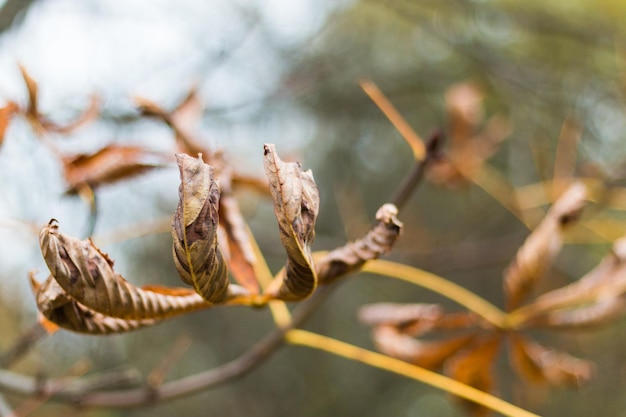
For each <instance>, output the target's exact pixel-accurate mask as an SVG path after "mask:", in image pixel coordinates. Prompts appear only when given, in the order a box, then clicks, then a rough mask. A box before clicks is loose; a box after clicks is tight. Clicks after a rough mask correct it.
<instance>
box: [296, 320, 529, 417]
mask: <svg viewBox="0 0 626 417" xmlns="http://www.w3.org/2000/svg"><path fill="white" fill-rule="evenodd" d="M286 337H287V341H288V342H289V343H292V344H295V345H301V346H308V347H312V348H315V349H320V350H325V351H327V352H330V353H332V354H334V355H338V356H343V357H344V358H348V359H352V360H357V361H359V362H361V363H365V364H367V365H370V366H373V367H376V368H380V369H384V370H387V371H390V372H394V373H396V374H399V375H404V376H406V377H408V378H411V379H415V380H418V381H421V382H424V383H426V384H428V385H430V386H433V387H435V388H439V389H442V390H444V391H446V392H449V393H450V394H454V395H457V396H459V397H462V398H465V399H467V400H470V401H473V402H475V403H478V404H480V405H483V406H485V407H488V408H490V409H492V410H494V411H497V412H499V413H502V414H504V415H505V416H509V417H539V416H537V415H536V414H533V413H531V412H529V411H526V410H524V409H522V408H519V407H517V406H515V405H513V404H511V403H508V402H506V401H504V400H501V399H500V398H497V397H494V396H493V395H490V394H487V393H486V392H483V391H480V390H478V389H476V388H473V387H470V386H468V385H465V384H462V383H460V382H458V381H455V380H454V379H451V378H448V377H445V376H443V375H440V374H438V373H436V372H433V371H429V370H427V369H424V368H421V367H419V366H415V365H411V364H409V363H406V362H404V361H401V360H399V359H395V358H391V357H389V356H387V355H383V354H381V353H377V352H372V351H369V350H367V349H362V348H360V347H358V346H354V345H350V344H348V343H344V342H341V341H339V340H335V339H332V338H329V337H326V336H322V335H319V334H316V333H311V332H307V331H304V330H291V331H289V332H288V333H287V336H286Z"/></svg>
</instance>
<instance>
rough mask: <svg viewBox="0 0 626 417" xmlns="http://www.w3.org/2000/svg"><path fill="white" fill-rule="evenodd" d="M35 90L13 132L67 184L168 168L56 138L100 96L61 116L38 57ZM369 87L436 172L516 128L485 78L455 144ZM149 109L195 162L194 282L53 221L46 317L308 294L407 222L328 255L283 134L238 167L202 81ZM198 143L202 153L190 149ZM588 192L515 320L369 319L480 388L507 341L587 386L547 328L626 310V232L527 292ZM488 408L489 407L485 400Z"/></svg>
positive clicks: (134, 154) (579, 192)
mask: <svg viewBox="0 0 626 417" xmlns="http://www.w3.org/2000/svg"><path fill="white" fill-rule="evenodd" d="M20 70H21V72H22V75H23V78H24V81H25V83H26V86H27V89H28V93H29V102H28V105H27V106H26V107H24V108H21V107H20V106H19V105H18V104H16V103H14V102H9V103H8V104H7V105H6V106H5V107H4V108H1V109H0V143H1V142H2V139H3V138H4V133H5V131H6V128H7V126H8V124H9V122H10V120H11V118H12V117H14V116H15V115H20V114H21V115H23V116H24V117H25V118H26V120H28V121H29V123H30V124H31V126H32V127H33V130H34V131H35V132H36V133H37V134H38V135H39V136H40V137H41V138H42V139H44V143H45V144H46V145H47V146H49V147H50V148H51V150H52V151H53V152H54V153H55V154H56V155H57V156H58V157H59V160H60V161H61V162H62V165H63V169H64V173H65V178H66V181H67V192H68V193H70V194H72V193H79V194H81V195H86V194H85V191H87V192H88V193H87V195H92V194H93V193H94V192H96V191H97V188H98V187H99V186H101V185H103V184H108V183H112V182H115V181H121V180H126V179H128V178H130V177H132V176H135V175H138V174H140V173H142V172H145V171H146V170H148V169H153V168H157V167H159V166H163V165H164V164H168V163H169V161H171V157H170V156H168V155H164V154H162V153H155V152H152V151H149V150H147V149H144V148H140V147H132V146H122V145H108V146H105V147H103V148H101V149H99V150H97V151H96V152H94V153H92V154H88V155H82V154H80V155H78V154H73V155H67V154H61V153H60V152H58V151H57V149H56V148H55V147H54V145H53V142H51V141H50V140H49V138H48V137H47V135H48V134H50V133H53V134H60V135H64V134H68V133H70V132H72V131H73V130H75V129H77V128H79V127H80V126H83V125H85V124H86V123H88V122H90V121H93V120H95V119H96V118H97V117H98V116H99V109H98V100H97V99H96V98H94V99H92V102H91V105H90V107H89V108H88V109H87V110H86V111H85V112H84V113H83V114H82V115H81V116H80V117H78V118H77V119H76V120H75V121H74V122H72V123H69V124H67V125H64V126H61V125H59V124H56V123H54V122H52V121H51V120H49V119H48V118H47V117H45V116H44V115H42V114H41V113H40V111H39V109H38V105H37V102H38V99H37V94H38V92H37V84H36V83H35V81H34V80H33V79H32V78H31V77H30V76H29V74H28V73H27V72H26V70H25V69H24V68H20ZM362 86H363V88H364V90H365V91H366V93H368V94H369V95H370V97H372V99H373V100H374V101H375V102H376V104H378V105H379V107H380V108H381V109H382V110H383V112H385V114H386V115H387V116H388V117H389V118H390V120H391V121H392V123H394V125H395V126H396V127H397V128H398V129H399V130H400V131H401V133H402V135H403V136H404V137H405V138H406V139H407V143H409V144H410V145H411V147H412V149H413V152H414V154H415V157H416V159H417V160H418V161H419V160H424V161H426V160H428V162H429V166H428V168H429V169H428V170H427V172H426V174H427V178H428V179H429V180H431V181H432V182H434V183H436V184H439V185H445V186H448V187H452V188H456V187H459V186H465V185H468V184H470V183H471V182H473V181H475V180H476V177H477V176H479V175H480V172H481V170H482V169H483V167H484V165H485V164H486V161H487V159H488V158H489V157H490V156H491V155H492V154H493V153H494V152H495V151H496V150H497V148H498V145H499V144H500V143H501V141H502V140H503V139H505V138H506V136H508V134H509V133H510V126H509V123H508V121H507V120H506V119H505V118H503V117H501V116H494V117H491V118H489V119H487V121H485V120H484V115H483V109H482V94H481V93H480V91H479V90H478V89H477V88H476V86H474V85H473V84H469V83H464V84H459V85H457V86H454V87H453V88H451V89H450V90H449V91H448V94H447V95H446V103H447V110H448V116H449V135H450V137H451V142H450V146H449V149H448V151H447V152H446V153H441V152H439V150H436V151H433V152H432V153H430V152H431V150H428V149H427V147H425V146H424V145H423V144H422V142H421V139H419V137H418V136H417V134H415V132H413V131H412V130H411V128H410V126H408V124H407V123H406V122H405V121H404V120H403V119H402V116H400V114H399V113H398V112H397V110H395V108H393V105H392V104H391V103H390V102H388V100H386V98H385V97H384V95H383V94H382V92H380V90H378V89H377V87H376V86H375V85H374V84H373V83H371V82H367V81H364V82H363V83H362ZM136 104H137V107H138V110H139V113H140V116H141V117H151V118H156V119H158V120H160V121H162V122H163V123H165V124H166V125H167V126H169V127H170V128H171V130H172V132H173V135H174V138H175V145H176V146H175V147H176V151H175V152H172V153H175V156H176V164H177V165H178V168H179V172H180V187H179V201H178V206H177V208H176V211H175V213H174V215H173V219H172V223H171V233H172V238H173V245H172V256H173V262H174V265H175V267H176V269H177V271H178V274H179V276H180V278H181V280H182V281H183V282H184V283H185V284H187V285H188V287H184V288H179V287H163V286H156V285H149V286H144V287H141V288H140V287H137V286H135V285H133V284H132V283H131V282H129V281H127V280H125V279H124V278H123V277H122V276H121V275H119V274H118V273H116V272H115V270H114V268H113V261H112V260H111V259H110V258H109V257H108V256H107V255H106V254H105V253H104V252H102V251H101V250H100V249H99V248H98V247H96V246H95V245H94V243H93V242H92V241H91V240H90V239H86V240H80V239H77V238H74V237H71V236H67V235H64V234H62V233H60V232H59V227H58V222H57V221H56V220H54V219H52V220H51V221H50V222H49V223H48V224H47V225H45V226H44V227H43V228H42V229H41V232H40V246H41V251H42V255H43V258H44V260H45V262H46V265H47V267H48V269H49V272H50V274H49V276H48V278H47V279H46V280H45V282H43V283H39V282H37V281H36V279H35V277H34V273H32V274H31V277H30V278H31V283H32V287H33V290H34V292H35V296H36V301H37V306H38V308H39V310H40V312H41V314H42V322H43V323H44V324H45V325H46V327H47V328H48V329H49V330H51V331H52V330H54V329H56V328H58V327H61V328H64V329H68V330H71V331H75V332H80V333H87V334H92V335H102V334H111V333H118V332H125V331H130V330H134V329H138V328H141V327H145V326H150V325H153V324H155V323H158V322H160V321H162V320H164V319H167V318H170V317H174V316H177V315H181V314H186V313H188V312H191V311H196V310H199V309H205V308H212V307H215V306H218V305H235V304H238V305H250V306H260V305H265V304H267V303H269V302H271V301H272V300H281V301H300V300H303V299H305V298H307V297H309V296H310V295H311V294H312V293H313V292H315V290H316V288H317V287H318V285H326V284H329V283H332V282H334V281H335V280H336V279H338V278H340V277H342V276H345V275H346V274H349V273H352V272H356V271H358V270H359V269H360V268H361V267H362V266H363V265H364V264H365V263H366V262H367V261H369V260H372V259H376V258H378V257H379V256H380V255H382V254H384V253H386V252H388V251H389V250H391V248H392V247H393V245H394V243H395V241H396V239H397V238H398V236H399V234H400V232H401V229H402V223H400V222H399V221H398V219H397V217H396V216H397V214H398V209H397V207H396V206H394V205H393V204H385V205H383V206H382V207H381V208H380V209H379V210H378V212H377V213H376V222H375V224H374V226H373V227H372V228H371V229H370V231H369V232H368V233H367V234H366V235H365V236H364V237H363V238H361V239H359V240H357V241H354V242H350V243H348V244H346V245H345V246H342V247H339V248H337V249H335V250H333V251H330V252H328V253H326V254H325V255H323V256H321V257H317V259H314V257H313V255H312V252H311V244H312V243H313V240H314V238H315V223H316V219H317V215H318V211H319V206H320V204H319V192H318V189H317V186H316V184H315V181H314V179H313V175H312V173H311V171H310V170H309V171H304V170H303V169H302V168H301V166H300V164H299V163H294V162H284V161H282V160H281V159H280V158H279V156H278V154H277V152H276V149H275V147H274V145H271V144H265V145H264V147H263V153H264V167H265V173H266V176H267V182H264V181H261V180H259V179H256V178H249V177H246V176H242V175H240V174H239V173H238V172H236V171H235V170H234V169H233V167H232V165H230V164H229V163H228V161H227V160H226V158H225V156H224V155H223V154H222V153H221V152H219V151H214V150H212V149H209V148H207V147H205V146H203V145H202V143H203V142H202V140H200V139H199V138H198V137H197V136H196V131H195V130H194V127H197V126H196V125H195V124H196V123H197V122H198V120H199V119H200V116H201V113H202V107H201V105H200V102H199V100H198V97H197V94H196V91H195V90H192V91H191V92H190V93H189V95H188V96H187V97H186V98H185V99H184V100H183V101H182V103H180V105H179V106H177V107H176V108H175V109H174V110H172V111H167V110H165V109H163V108H161V107H160V106H158V105H157V104H155V103H153V102H151V101H148V100H146V99H141V98H138V99H136ZM190 155H194V156H190ZM240 186H253V187H254V188H255V189H256V190H258V191H259V192H261V193H262V194H264V195H268V196H271V198H272V201H273V207H274V212H275V215H276V218H277V221H278V228H279V235H280V239H281V243H282V245H283V247H284V249H285V252H286V257H287V261H286V265H285V268H284V269H283V270H282V271H281V272H280V273H279V274H278V275H277V277H276V278H275V280H274V281H273V282H272V283H271V284H270V285H269V286H267V287H266V288H265V289H264V290H262V289H261V285H260V276H259V272H258V271H259V265H260V264H259V262H260V261H262V260H259V259H257V256H258V255H259V252H258V251H256V250H255V246H256V244H255V242H254V237H253V236H252V235H251V234H250V232H249V229H248V227H247V224H246V221H245V219H244V217H243V216H242V214H241V211H240V208H239V205H238V203H237V200H236V199H235V197H234V191H235V190H236V189H237V188H238V187H240ZM587 199H588V197H587V190H586V188H585V186H584V185H582V184H581V183H573V184H572V185H571V186H570V187H569V189H567V191H565V192H563V194H562V195H561V197H560V198H559V199H558V201H556V202H555V204H554V205H553V206H552V207H551V209H550V210H549V211H548V213H547V215H546V216H545V218H544V219H543V221H542V222H541V223H540V224H539V225H538V226H537V227H536V228H535V229H534V231H533V232H532V233H531V234H530V235H529V236H528V238H527V239H526V241H525V242H524V244H523V245H522V246H521V247H520V248H519V250H518V252H517V254H516V256H515V258H514V259H513V260H512V262H511V264H510V266H509V268H508V269H507V270H506V271H505V273H504V293H505V298H506V309H507V311H506V313H503V318H502V320H496V321H494V320H493V319H487V318H486V317H483V316H481V315H479V314H477V313H476V312H474V311H464V312H449V311H446V310H445V309H444V308H443V306H441V305H437V304H412V305H400V304H392V303H378V304H372V305H368V306H364V307H363V308H362V309H361V310H360V312H359V316H360V319H361V321H362V322H364V323H366V324H368V325H370V326H372V334H373V339H374V341H375V344H376V346H377V347H378V349H379V350H380V351H382V352H383V353H385V354H387V355H389V356H392V357H396V358H400V359H402V360H405V361H407V362H410V363H412V364H415V365H419V366H422V367H425V368H433V369H434V368H442V369H443V371H444V372H445V373H446V374H448V375H450V376H451V377H453V378H455V379H457V380H459V381H461V382H463V383H465V384H467V385H470V386H473V387H476V388H478V389H480V390H483V391H486V392H489V391H494V390H496V388H497V383H496V381H495V376H494V370H493V364H494V362H495V360H496V358H497V355H498V352H499V351H500V348H501V347H502V346H506V348H507V351H508V356H509V358H510V362H511V364H512V367H513V369H514V370H515V371H516V372H517V373H518V374H519V375H520V376H522V377H523V378H524V379H526V380H528V381H532V382H544V383H550V384H557V385H562V384H564V385H573V386H577V385H579V384H581V383H582V382H585V381H587V380H588V379H590V377H591V376H592V373H593V364H592V363H591V362H589V361H587V360H583V359H578V358H575V357H573V356H571V355H569V354H567V353H565V352H559V351H556V350H554V349H551V348H549V347H547V346H544V345H542V344H540V343H538V342H536V341H534V340H532V339H531V338H530V337H529V336H528V335H527V334H525V331H526V330H528V329H532V328H544V329H572V328H576V329H578V328H581V327H587V326H596V325H599V324H603V323H606V322H608V321H610V320H612V319H614V318H615V317H617V316H619V315H621V314H622V313H623V311H624V310H625V309H626V303H625V302H624V297H623V295H622V294H623V293H626V280H625V279H624V276H626V275H625V274H624V272H625V269H624V268H625V266H624V265H625V264H624V260H625V259H626V241H625V240H619V241H617V242H616V243H615V245H614V248H613V251H612V252H611V253H610V254H609V255H607V256H606V258H605V259H604V260H603V261H602V262H601V263H600V264H599V265H598V266H597V267H596V268H594V269H593V270H592V271H590V272H589V273H588V274H586V275H585V276H584V277H582V278H581V279H580V280H578V281H576V282H575V283H573V284H571V285H568V286H566V287H563V288H560V289H557V290H553V291H550V292H548V293H545V294H543V295H540V296H538V297H536V298H535V299H534V300H532V301H531V302H527V299H528V298H529V296H530V295H531V294H532V292H533V290H534V289H535V288H536V287H537V284H538V283H539V282H540V280H541V278H542V277H543V276H545V275H546V273H547V272H548V271H549V270H550V267H551V265H552V263H553V262H554V260H555V258H556V256H557V255H558V253H559V251H560V249H561V247H562V244H563V238H564V234H565V233H566V231H567V230H568V229H569V228H570V227H571V226H572V225H573V224H575V223H576V221H577V220H578V219H579V217H580V215H581V212H582V210H583V208H584V206H585V204H586V201H587ZM472 410H473V412H474V413H475V414H476V415H483V414H485V413H486V409H485V408H483V407H481V406H477V405H475V404H474V405H472Z"/></svg>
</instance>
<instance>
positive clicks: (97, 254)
mask: <svg viewBox="0 0 626 417" xmlns="http://www.w3.org/2000/svg"><path fill="white" fill-rule="evenodd" d="M39 242H40V246H41V252H42V254H43V257H44V260H45V262H46V265H47V266H48V269H49V270H50V274H51V275H52V276H53V277H54V279H55V280H56V281H57V282H58V283H59V285H60V286H61V287H62V288H63V290H64V291H65V292H67V294H68V295H69V296H70V297H72V298H73V299H74V300H76V301H77V302H79V303H80V304H82V305H84V306H85V307H87V308H89V309H91V310H94V311H96V312H98V313H101V314H104V315H106V316H109V317H117V318H121V319H130V320H143V319H163V318H168V317H173V316H176V315H180V314H185V313H187V312H190V311H195V310H198V309H202V308H206V307H207V303H206V301H204V299H202V297H200V296H199V295H198V294H195V293H194V292H193V291H191V290H186V291H187V294H186V295H178V294H177V295H170V294H164V293H163V292H155V291H150V290H144V289H141V288H138V287H136V286H134V285H132V284H131V283H129V282H128V281H126V280H125V279H124V278H123V277H122V276H121V275H119V274H117V273H116V272H115V271H114V270H113V262H112V261H111V260H110V259H109V257H108V256H107V255H106V254H105V253H103V252H101V251H100V250H99V249H98V248H97V247H96V246H95V245H94V244H93V242H92V241H91V240H90V239H87V240H79V239H76V238H74V237H71V236H67V235H64V234H62V233H60V232H59V230H58V222H57V221H56V220H55V219H52V220H50V222H49V223H48V224H47V225H45V226H44V227H43V228H42V229H41V232H40V234H39Z"/></svg>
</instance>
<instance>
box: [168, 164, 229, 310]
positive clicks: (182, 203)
mask: <svg viewBox="0 0 626 417" xmlns="http://www.w3.org/2000/svg"><path fill="white" fill-rule="evenodd" d="M176 160H177V162H178V167H179V169H180V178H181V184H180V187H179V189H178V196H179V201H178V207H177V208H176V213H175V214H174V218H173V219H172V236H173V238H174V244H173V247H172V251H173V255H174V263H175V264H176V269H177V270H178V274H179V275H180V277H181V279H182V280H183V281H184V282H185V283H187V284H189V285H191V286H193V288H194V289H195V290H196V292H197V293H198V294H200V295H201V296H202V297H203V298H204V299H205V300H207V301H209V302H211V303H219V302H222V301H224V300H226V299H227V298H228V297H229V296H230V295H232V294H233V291H236V292H241V291H240V289H237V288H236V286H231V285H230V283H229V281H228V268H227V266H226V262H225V261H224V257H223V255H222V252H221V250H220V247H219V244H218V241H217V229H218V223H219V218H218V206H219V198H220V189H219V184H218V183H217V181H216V180H215V177H214V174H213V168H212V167H211V166H209V165H207V164H205V163H204V162H203V161H202V156H201V155H199V156H198V158H192V157H190V156H188V155H184V154H177V155H176ZM231 287H233V288H231Z"/></svg>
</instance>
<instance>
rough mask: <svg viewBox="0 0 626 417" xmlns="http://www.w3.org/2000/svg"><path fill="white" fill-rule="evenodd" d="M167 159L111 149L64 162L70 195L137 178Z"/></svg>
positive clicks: (133, 148) (128, 149) (134, 150)
mask: <svg viewBox="0 0 626 417" xmlns="http://www.w3.org/2000/svg"><path fill="white" fill-rule="evenodd" d="M164 162H165V160H164V158H163V157H162V156H160V155H158V154H155V153H153V152H149V151H147V150H145V149H143V148H141V147H136V146H119V145H109V146H105V147H104V148H102V149H100V150H98V151H97V152H95V153H93V154H90V155H74V156H71V157H66V158H64V160H63V165H64V170H65V179H66V181H67V183H68V190H67V193H69V194H75V193H77V192H78V191H79V190H80V188H81V187H83V186H89V187H92V188H95V187H98V186H100V185H103V184H108V183H112V182H115V181H119V180H123V179H127V178H131V177H134V176H136V175H139V174H142V173H144V172H146V171H148V170H151V169H154V168H158V167H160V166H161V165H162V164H163V163H164Z"/></svg>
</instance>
